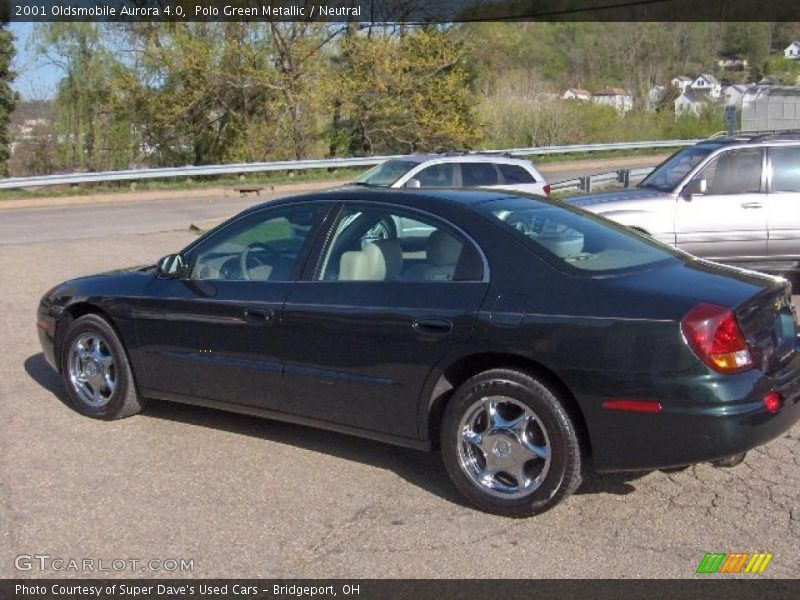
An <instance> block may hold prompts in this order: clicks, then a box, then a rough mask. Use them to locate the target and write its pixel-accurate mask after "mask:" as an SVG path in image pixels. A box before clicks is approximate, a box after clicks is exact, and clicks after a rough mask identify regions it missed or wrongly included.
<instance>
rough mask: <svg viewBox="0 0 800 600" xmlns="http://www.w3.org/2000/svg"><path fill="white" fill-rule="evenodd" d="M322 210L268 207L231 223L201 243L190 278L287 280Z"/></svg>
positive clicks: (319, 208)
mask: <svg viewBox="0 0 800 600" xmlns="http://www.w3.org/2000/svg"><path fill="white" fill-rule="evenodd" d="M321 210H322V207H321V206H319V205H317V206H303V207H291V208H289V207H287V208H275V209H268V210H265V211H261V212H259V213H256V214H255V215H252V216H250V217H247V218H244V219H242V220H241V221H238V222H236V223H233V224H232V225H230V226H229V227H226V228H225V229H223V230H222V231H220V232H219V233H217V234H215V235H213V236H212V237H210V238H209V239H208V240H205V241H204V242H202V243H201V244H200V246H199V247H198V253H197V258H196V260H195V261H194V266H193V267H192V272H191V275H190V278H191V279H195V280H198V279H205V280H209V279H211V280H228V281H290V278H291V275H292V272H293V270H294V267H295V263H296V262H297V257H298V256H299V254H300V250H301V249H302V247H303V244H304V243H305V241H306V238H307V237H308V234H309V233H310V231H311V228H312V227H313V225H314V223H315V221H316V219H317V217H318V216H319V214H320V211H321Z"/></svg>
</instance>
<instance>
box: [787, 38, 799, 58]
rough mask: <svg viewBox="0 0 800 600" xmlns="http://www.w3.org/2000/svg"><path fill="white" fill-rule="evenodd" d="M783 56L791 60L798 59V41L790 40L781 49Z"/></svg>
mask: <svg viewBox="0 0 800 600" xmlns="http://www.w3.org/2000/svg"><path fill="white" fill-rule="evenodd" d="M783 57H784V58H788V59H791V60H798V59H800V42H792V43H791V44H789V45H788V46H786V50H784V51H783Z"/></svg>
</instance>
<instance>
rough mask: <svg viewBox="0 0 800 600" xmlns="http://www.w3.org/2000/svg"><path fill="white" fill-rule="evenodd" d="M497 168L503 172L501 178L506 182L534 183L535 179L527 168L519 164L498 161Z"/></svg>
mask: <svg viewBox="0 0 800 600" xmlns="http://www.w3.org/2000/svg"><path fill="white" fill-rule="evenodd" d="M497 168H498V169H500V172H501V173H502V174H503V179H505V182H506V183H507V184H512V185H513V184H518V183H536V179H535V178H534V177H533V175H531V174H530V172H529V171H528V170H527V169H525V168H524V167H521V166H519V165H506V164H503V163H499V164H498V165H497Z"/></svg>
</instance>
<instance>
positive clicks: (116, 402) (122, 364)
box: [60, 314, 144, 420]
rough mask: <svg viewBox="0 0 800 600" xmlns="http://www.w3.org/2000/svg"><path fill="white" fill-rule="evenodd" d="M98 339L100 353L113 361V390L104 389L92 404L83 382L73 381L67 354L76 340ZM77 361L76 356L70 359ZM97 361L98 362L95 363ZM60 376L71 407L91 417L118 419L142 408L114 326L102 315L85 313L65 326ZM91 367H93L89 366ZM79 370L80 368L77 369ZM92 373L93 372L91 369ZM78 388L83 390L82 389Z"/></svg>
mask: <svg viewBox="0 0 800 600" xmlns="http://www.w3.org/2000/svg"><path fill="white" fill-rule="evenodd" d="M85 339H88V340H94V339H99V340H101V346H100V347H101V348H102V352H103V353H104V356H105V355H107V356H108V357H110V359H111V360H112V361H113V362H112V363H110V364H111V367H110V369H111V370H112V371H111V372H112V375H113V381H114V385H113V389H108V388H105V389H103V390H102V394H101V395H102V396H104V397H103V398H101V399H100V400H99V401H98V402H95V403H92V402H91V401H88V400H87V399H86V398H85V395H87V394H88V391H86V390H87V389H88V388H85V384H84V386H83V387H82V386H81V384H80V383H76V382H75V381H74V380H73V373H72V370H71V365H72V364H73V363H72V362H71V358H70V356H71V354H72V353H73V352H75V344H76V342H78V341H79V340H85ZM73 361H75V362H77V359H73ZM96 364H99V363H96ZM60 366H61V378H62V380H63V381H64V385H65V386H66V388H67V394H68V395H69V398H70V400H71V401H72V404H73V406H74V407H75V409H76V410H77V411H78V412H80V413H81V414H83V415H86V416H87V417H92V418H93V419H104V420H113V419H122V418H124V417H129V416H131V415H135V414H136V413H138V412H140V411H141V410H142V409H143V408H144V399H143V398H141V397H140V396H139V394H138V393H137V392H136V385H135V382H134V379H133V373H132V371H131V367H130V363H129V361H128V356H127V354H126V353H125V348H124V346H123V345H122V342H121V341H120V339H119V336H118V335H117V333H116V331H114V328H113V327H112V326H111V325H110V324H109V323H108V321H106V320H105V319H104V318H103V317H101V316H99V315H96V314H88V315H84V316H83V317H80V318H79V319H76V320H74V321H72V322H71V323H69V324H68V325H67V330H66V331H65V333H64V336H63V343H62V344H61V362H60ZM93 368H95V367H93ZM79 370H80V369H79ZM93 373H94V371H93ZM81 389H83V390H84V391H83V392H82V391H81Z"/></svg>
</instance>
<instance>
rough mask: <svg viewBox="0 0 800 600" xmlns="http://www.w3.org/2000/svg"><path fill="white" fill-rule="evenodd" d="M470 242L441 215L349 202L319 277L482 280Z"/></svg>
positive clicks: (479, 267)
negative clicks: (442, 219)
mask: <svg viewBox="0 0 800 600" xmlns="http://www.w3.org/2000/svg"><path fill="white" fill-rule="evenodd" d="M482 278H483V262H482V260H481V257H480V254H479V252H478V250H477V249H476V248H475V246H474V245H473V243H472V242H470V241H468V240H466V239H464V237H463V236H462V235H461V234H460V233H458V232H456V231H454V230H453V228H451V227H449V226H447V225H446V224H444V223H442V222H439V221H438V220H437V219H433V218H429V217H427V216H420V215H418V214H416V213H411V212H409V213H406V212H405V211H397V210H384V209H377V208H357V207H351V208H347V209H345V210H344V211H343V212H342V215H341V216H340V218H339V221H338V223H337V224H336V226H335V228H334V234H333V236H332V238H331V241H330V242H329V244H328V247H327V249H326V250H325V253H324V255H323V259H322V261H321V263H320V268H319V272H318V274H317V280H319V281H373V282H375V281H395V282H413V283H420V282H428V283H431V282H448V281H480V280H481V279H482Z"/></svg>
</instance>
